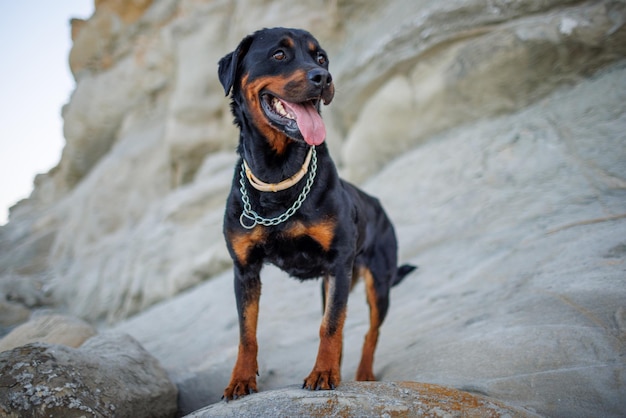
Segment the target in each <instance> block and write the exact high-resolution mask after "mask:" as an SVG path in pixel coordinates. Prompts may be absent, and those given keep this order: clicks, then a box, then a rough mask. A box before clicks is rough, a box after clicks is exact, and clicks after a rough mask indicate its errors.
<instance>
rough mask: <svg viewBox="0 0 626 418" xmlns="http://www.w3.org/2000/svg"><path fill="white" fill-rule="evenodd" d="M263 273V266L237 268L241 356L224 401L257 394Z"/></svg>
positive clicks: (236, 290) (238, 358)
mask: <svg viewBox="0 0 626 418" xmlns="http://www.w3.org/2000/svg"><path fill="white" fill-rule="evenodd" d="M260 270H261V267H260V265H259V266H254V267H252V266H247V267H246V268H243V267H238V266H235V297H236V299H237V312H238V314H239V352H238V354H237V362H236V363H235V367H234V368H233V372H232V374H231V377H230V383H229V384H228V386H227V387H226V389H224V396H223V399H226V400H230V399H237V398H238V397H241V396H244V395H248V394H251V393H255V392H257V386H256V376H257V374H258V364H257V351H258V345H257V339H256V328H257V320H258V315H259V299H260V297H261V279H260V277H259V272H260Z"/></svg>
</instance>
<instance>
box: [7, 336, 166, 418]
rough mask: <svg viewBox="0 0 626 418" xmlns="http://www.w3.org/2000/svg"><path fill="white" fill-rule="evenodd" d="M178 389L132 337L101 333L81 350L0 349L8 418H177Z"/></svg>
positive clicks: (42, 347) (56, 347)
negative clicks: (1, 350)
mask: <svg viewBox="0 0 626 418" xmlns="http://www.w3.org/2000/svg"><path fill="white" fill-rule="evenodd" d="M176 393H177V392H176V387H175V386H174V385H173V384H172V383H171V382H170V381H169V379H168V377H167V374H166V373H165V371H164V370H163V369H162V368H161V367H160V366H159V364H158V362H157V361H156V360H154V358H152V357H151V356H150V354H149V353H148V352H146V351H145V350H144V349H143V348H142V347H141V346H140V345H139V344H138V343H137V342H136V341H135V340H133V339H132V338H131V337H129V336H126V335H119V334H118V335H114V334H103V335H99V336H96V337H94V338H92V339H90V340H89V341H87V343H85V344H84V345H83V346H82V347H81V348H80V349H72V348H68V347H65V346H61V345H48V344H30V345H25V346H22V347H19V348H15V349H13V350H10V351H4V352H2V353H0V412H1V413H2V416H5V417H15V418H17V417H25V416H28V417H42V418H43V417H50V416H58V417H68V418H69V417H77V418H78V417H138V418H139V417H146V418H147V417H173V416H175V414H176Z"/></svg>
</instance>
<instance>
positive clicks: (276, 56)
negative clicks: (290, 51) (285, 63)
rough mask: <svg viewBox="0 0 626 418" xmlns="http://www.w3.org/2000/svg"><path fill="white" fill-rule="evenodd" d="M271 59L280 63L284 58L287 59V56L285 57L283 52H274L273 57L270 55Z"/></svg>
mask: <svg viewBox="0 0 626 418" xmlns="http://www.w3.org/2000/svg"><path fill="white" fill-rule="evenodd" d="M272 58H274V59H275V60H276V61H282V60H284V59H285V58H287V56H286V55H285V52H284V51H282V50H278V51H276V52H274V55H272Z"/></svg>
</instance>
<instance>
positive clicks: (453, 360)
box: [0, 0, 626, 416]
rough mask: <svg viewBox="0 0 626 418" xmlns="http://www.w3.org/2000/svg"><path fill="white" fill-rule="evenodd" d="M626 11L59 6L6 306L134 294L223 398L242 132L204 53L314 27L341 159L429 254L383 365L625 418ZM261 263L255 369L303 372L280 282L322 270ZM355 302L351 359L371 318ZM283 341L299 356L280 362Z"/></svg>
mask: <svg viewBox="0 0 626 418" xmlns="http://www.w3.org/2000/svg"><path fill="white" fill-rule="evenodd" d="M625 22H626V3H624V2H623V1H573V0H569V1H567V0H561V1H558V0H523V1H517V2H510V1H492V0H489V1H488V0H455V1H446V2H442V1H430V0H420V1H413V0H406V1H404V0H397V1H392V2H365V1H349V0H338V1H313V0H311V1H307V2H287V1H282V0H278V1H266V0H245V1H244V0H242V1H219V0H216V1H202V0H154V1H150V0H137V1H131V2H120V1H114V0H100V1H96V12H95V14H94V15H93V16H92V17H91V18H90V19H89V20H87V21H79V20H74V21H73V22H72V38H73V40H74V47H73V49H72V51H71V54H70V57H69V62H70V67H71V69H72V72H73V74H74V76H75V78H76V82H77V85H76V89H75V91H74V93H73V94H72V97H71V100H70V102H69V103H68V104H67V105H66V106H65V107H64V109H63V117H64V121H65V125H64V133H65V138H66V145H65V148H64V151H63V155H62V158H61V160H60V161H59V164H58V165H57V167H55V168H54V169H52V170H51V171H50V172H49V173H46V174H42V175H39V176H37V178H36V179H35V188H34V191H33V193H32V195H31V197H30V198H29V199H27V200H25V201H22V202H20V203H19V204H18V205H17V206H15V207H14V208H12V210H11V214H10V218H9V219H10V222H9V224H8V225H7V226H5V227H2V229H0V276H1V278H0V296H3V297H2V298H0V304H2V305H1V307H2V311H3V312H5V313H7V314H6V315H5V316H4V318H5V319H3V321H2V324H0V325H3V326H7V327H10V326H11V325H12V324H14V323H16V322H19V321H21V320H24V319H25V318H27V317H28V312H29V311H28V309H30V308H32V307H36V306H40V305H54V306H56V307H57V308H58V309H63V310H65V311H67V312H70V313H72V314H74V315H77V316H80V317H82V318H84V319H87V320H89V321H92V322H100V321H105V322H107V323H108V324H113V323H118V322H119V321H120V320H123V319H125V318H129V317H131V316H133V315H135V314H138V313H140V312H143V313H141V314H140V315H139V316H137V317H135V318H133V319H130V320H127V321H124V322H123V323H121V324H119V325H117V327H118V328H119V329H120V330H124V331H126V332H129V333H131V334H132V335H133V336H134V337H135V338H137V339H138V340H139V341H140V342H141V343H142V344H144V346H146V347H147V348H148V349H149V351H151V352H152V353H154V354H155V355H156V356H157V358H159V360H161V362H162V363H163V364H164V365H165V367H166V368H169V369H168V370H169V371H170V373H171V374H172V375H174V376H177V379H178V381H177V383H178V384H179V388H180V387H185V385H188V387H192V386H194V385H195V384H196V383H197V382H202V383H203V385H204V386H205V387H207V388H208V389H207V391H208V392H206V393H204V395H203V396H196V394H193V393H191V392H186V393H185V392H184V391H183V392H182V393H181V395H180V396H181V399H183V401H185V402H188V403H187V405H188V407H187V408H188V411H191V410H193V409H195V408H197V407H199V406H201V405H203V404H206V403H209V402H210V401H213V400H215V397H216V396H217V395H218V394H219V391H220V390H221V387H222V386H223V384H224V383H223V382H225V380H226V379H227V373H228V368H229V367H230V366H231V364H232V358H233V356H234V351H233V350H236V332H235V330H234V328H233V327H232V323H233V322H232V321H234V320H235V316H236V315H235V309H234V306H231V305H232V303H233V302H232V301H231V300H230V299H229V298H232V295H231V294H230V293H231V292H232V291H231V287H230V285H229V278H230V274H229V273H228V271H229V268H230V261H229V258H228V255H227V253H226V250H225V247H224V245H223V242H222V238H221V217H222V212H223V205H224V199H225V195H226V193H227V190H228V187H229V184H230V179H231V176H232V172H233V164H234V161H235V153H234V148H235V146H236V138H237V134H236V131H235V129H234V127H233V126H232V123H231V119H232V118H231V115H230V112H229V108H228V101H227V100H226V99H225V98H224V94H223V90H222V88H221V86H220V84H219V82H218V80H217V77H216V70H217V64H216V63H217V61H218V60H219V58H220V57H222V56H223V55H224V54H226V53H227V52H230V51H231V50H232V49H233V48H234V47H235V46H236V45H237V43H238V41H239V40H240V39H241V37H242V36H244V35H246V34H248V33H250V32H252V31H253V30H255V29H257V28H260V27H271V26H279V25H280V26H293V27H302V28H305V29H307V30H309V31H311V32H312V33H313V34H314V35H315V36H316V37H317V38H318V39H319V40H320V42H321V44H322V45H323V46H324V47H325V49H326V50H327V51H328V52H329V55H330V69H331V72H332V74H333V77H334V80H335V83H336V86H337V94H336V96H335V100H334V101H333V104H332V105H331V106H330V107H329V108H328V109H326V110H325V112H324V119H325V122H326V124H327V131H328V143H329V146H330V147H331V151H332V153H333V155H334V157H335V160H336V162H337V164H338V166H339V167H340V170H341V171H342V173H343V174H344V176H345V177H346V178H348V179H350V180H352V181H354V182H356V183H358V184H361V185H363V186H364V187H365V188H366V189H367V190H368V191H369V192H371V193H373V194H376V195H378V196H379V197H380V198H381V200H382V201H383V203H384V205H385V207H386V208H387V210H388V212H389V213H390V215H391V217H392V218H393V219H394V221H395V223H396V227H397V230H398V235H399V238H400V245H401V257H402V258H403V261H409V260H410V261H412V262H414V263H416V264H419V265H420V271H419V273H417V274H415V275H414V276H412V277H411V278H409V279H407V280H406V283H403V284H402V290H401V291H400V290H397V291H396V293H395V294H394V295H392V308H391V313H390V316H389V319H388V320H387V323H386V324H385V326H384V327H383V336H382V337H381V340H382V341H381V349H380V352H379V355H378V360H377V361H378V363H377V364H378V367H379V370H380V372H381V377H382V378H384V379H386V380H397V379H404V380H415V381H421V382H430V383H438V384H445V385H450V386H455V387H459V388H465V389H470V390H474V391H478V392H481V393H485V394H488V395H491V396H494V397H497V398H500V399H503V400H506V401H510V402H513V403H516V404H518V405H520V406H523V407H526V408H532V409H535V410H536V411H538V412H540V413H544V414H548V415H553V416H558V415H562V416H576V415H580V416H584V415H598V414H600V415H607V416H610V415H616V416H617V415H619V413H620V411H624V410H625V409H626V405H625V403H624V400H623V399H625V397H624V396H623V395H624V391H625V389H624V388H625V387H626V382H625V380H624V376H625V371H626V370H625V367H624V362H623V358H624V355H625V354H626V353H625V351H624V346H625V344H624V338H626V337H625V335H626V334H625V332H626V325H625V324H626V305H625V304H624V301H625V300H626V283H625V281H624V280H625V277H626V260H625V259H626V240H625V239H624V237H625V236H626V215H625V214H626V139H625V134H624V132H626V116H625V114H626V104H625V103H626V88H625V87H624V86H626V64H625V62H624V59H625V58H626V26H625ZM268 276H269V281H270V282H272V283H273V282H276V281H282V282H285V283H289V284H288V285H283V284H281V287H280V288H275V289H274V290H276V291H277V292H281V293H280V294H279V295H278V296H274V297H272V296H271V292H272V289H273V285H272V284H270V285H268V286H267V287H266V290H264V296H263V297H264V298H265V299H266V300H268V301H271V302H266V303H267V305H264V306H263V307H262V309H266V310H267V311H268V313H267V314H266V317H265V318H264V317H263V316H262V317H261V323H260V324H261V330H263V328H262V327H263V323H268V324H269V323H274V324H281V326H280V327H279V326H278V325H266V326H267V327H269V329H270V330H271V331H270V335H272V336H273V338H272V339H268V337H262V336H260V341H261V344H262V345H263V346H264V347H265V350H267V351H266V352H265V354H264V355H265V357H263V360H262V364H265V366H264V367H265V374H263V371H262V377H261V382H262V383H261V388H262V389H267V388H273V387H282V386H284V385H286V384H289V383H294V380H293V379H295V381H296V382H298V381H299V380H300V378H301V376H300V375H301V374H303V373H304V372H305V371H303V370H304V369H307V368H308V367H309V362H310V361H309V360H310V358H311V356H313V355H314V353H313V354H311V353H308V351H306V350H305V351H306V353H308V354H306V359H303V358H300V357H297V358H296V357H294V356H296V353H292V352H291V351H297V350H299V349H298V348H296V347H301V346H302V345H307V346H308V345H310V347H309V349H307V350H309V351H310V350H314V348H315V344H313V343H311V342H310V341H311V338H313V337H315V335H316V327H317V325H318V324H317V322H318V318H317V316H316V315H317V314H318V312H319V306H317V305H316V306H309V307H307V309H306V310H305V311H304V312H298V310H299V309H300V307H301V306H302V302H299V303H298V302H296V303H294V304H293V305H290V304H289V303H288V302H286V301H284V299H287V300H290V299H292V298H293V299H295V300H298V298H306V299H314V298H316V296H317V293H318V289H317V286H314V289H313V288H309V287H307V286H306V285H299V284H298V283H293V284H292V283H291V282H290V281H288V280H287V279H285V278H284V277H281V275H280V273H278V272H276V271H273V270H271V269H270V270H268ZM273 276H276V279H275V280H274V277H273ZM209 279H210V280H209ZM201 283H202V284H201ZM198 284H201V285H200V286H197V285H198ZM283 286H287V287H283ZM298 286H300V287H298ZM187 289H190V290H189V291H188V292H186V293H184V294H183V295H182V296H176V295H178V294H179V293H180V292H182V291H184V290H187ZM289 292H290V293H289ZM357 292H358V289H357ZM287 294H289V295H290V296H289V297H286V296H285V295H287ZM358 298H361V296H360V295H359V296H358ZM354 299H357V298H354ZM299 300H301V299H299ZM273 302H276V303H273ZM359 302H360V301H359ZM155 304H159V305H156V306H154V305H155ZM356 305H357V304H355V307H354V308H352V307H351V308H350V309H351V310H350V316H352V315H353V314H354V316H355V317H356V318H358V319H354V321H355V322H354V323H353V324H352V325H351V327H352V328H351V327H348V328H347V330H346V333H347V335H346V338H347V341H348V342H349V341H351V339H352V343H351V344H350V343H347V347H346V354H345V355H344V358H345V365H344V367H345V369H346V370H345V372H346V375H352V374H353V369H354V367H355V365H354V364H353V362H354V361H355V359H356V358H357V354H356V353H357V351H358V347H360V343H359V342H358V341H359V340H360V339H361V338H362V334H363V332H362V331H363V330H364V328H363V327H364V322H363V321H364V320H365V318H366V316H365V315H366V314H365V312H364V307H361V306H360V305H359V307H357V306H356ZM149 307H152V308H151V309H149V310H147V309H148V308H149ZM294 311H296V312H295V313H294ZM171 312H178V314H177V315H176V318H169V319H168V316H171ZM284 312H290V314H289V316H290V317H291V318H294V317H295V318H299V319H298V321H301V322H299V323H298V325H297V326H296V327H297V330H295V329H294V328H291V329H290V328H289V326H294V325H293V324H292V323H291V322H290V321H287V319H286V318H284V316H285V314H284ZM262 315H263V314H262ZM199 318H202V321H200V319H199ZM155 321H158V324H159V325H158V326H154V325H150V324H154V322H155ZM272 321H273V322H272ZM200 322H201V323H202V326H200ZM302 323H306V324H308V325H307V327H301V324H302ZM290 324H291V325H290ZM181 327H182V328H181ZM300 328H302V330H300ZM305 328H306V329H307V331H310V332H306V333H305ZM308 328H310V330H309V329H308ZM185 330H186V331H185ZM281 330H282V331H281ZM261 332H263V331H261ZM266 332H267V331H266ZM281 332H282V333H283V334H281ZM163 333H169V334H170V335H171V334H178V333H181V334H182V335H184V338H185V341H186V344H185V347H184V348H181V347H180V345H179V344H176V343H175V342H174V341H171V342H168V340H167V339H165V340H164V339H163ZM203 333H204V334H205V335H206V334H207V333H208V334H210V335H211V336H212V337H211V338H210V341H208V340H209V338H208V337H205V338H202V337H199V335H201V334H203ZM276 335H279V337H277V336H276ZM309 337H311V338H309ZM264 338H265V339H264ZM274 338H277V339H279V340H278V341H275V340H274ZM176 340H177V342H180V338H177V339H176ZM280 341H283V342H282V343H281V342H280ZM305 342H306V343H305ZM350 347H352V348H350ZM261 350H262V351H263V350H264V348H263V347H262V348H261ZM298 354H302V350H300V351H299V352H298ZM262 355H263V354H262ZM206 356H208V357H206ZM285 358H290V359H291V360H293V364H298V365H299V364H300V363H302V370H300V367H299V366H294V367H293V369H292V371H290V370H287V371H285V370H282V371H280V372H277V371H275V370H274V368H275V367H277V366H278V365H279V363H283V364H284V362H285V360H284V359H285ZM203 359H204V360H203ZM264 376H265V377H264ZM263 379H265V380H263ZM263 385H264V386H263ZM566 386H567V387H566ZM192 392H193V391H192ZM598 411H599V412H598Z"/></svg>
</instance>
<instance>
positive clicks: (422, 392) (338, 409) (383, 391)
mask: <svg viewBox="0 0 626 418" xmlns="http://www.w3.org/2000/svg"><path fill="white" fill-rule="evenodd" d="M532 416H536V415H534V414H531V413H528V412H526V411H522V410H518V409H514V408H511V407H509V406H506V405H504V404H502V403H501V402H497V401H494V400H491V399H487V398H485V397H483V396H479V395H478V396H477V395H472V394H470V393H467V392H461V391H458V390H454V389H448V388H444V387H442V386H437V385H428V384H419V383H412V382H385V383H378V382H360V383H347V384H343V385H341V387H340V388H338V389H337V390H334V391H317V392H311V391H306V390H302V389H299V388H297V387H289V388H285V389H279V390H274V391H271V392H265V393H260V394H255V395H252V396H248V397H245V398H243V399H240V400H237V401H232V402H229V403H226V402H220V403H217V404H214V405H211V406H209V407H207V408H204V409H202V410H199V411H197V412H194V413H192V414H189V415H187V417H189V418H208V417H238V418H239V417H240V418H256V417H363V418H365V417H389V418H391V417H450V418H454V417H466V418H470V417H474V418H483V417H511V418H513V417H519V418H521V417H532Z"/></svg>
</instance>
